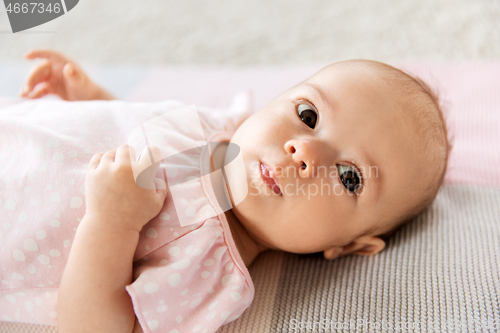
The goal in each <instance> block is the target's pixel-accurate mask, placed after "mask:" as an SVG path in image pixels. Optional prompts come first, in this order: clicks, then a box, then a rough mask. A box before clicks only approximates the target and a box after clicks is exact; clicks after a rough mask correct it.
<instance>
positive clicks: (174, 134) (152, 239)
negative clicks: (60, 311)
mask: <svg viewBox="0 0 500 333" xmlns="http://www.w3.org/2000/svg"><path fill="white" fill-rule="evenodd" d="M248 105H249V103H248V98H247V96H246V95H239V96H236V97H235V99H234V100H233V104H232V106H231V107H230V108H229V109H227V110H221V109H207V108H204V109H200V108H197V111H198V114H199V119H200V122H201V123H202V126H203V132H204V133H203V135H204V138H203V139H204V140H206V141H207V142H214V141H217V142H222V141H229V140H230V138H231V136H232V134H233V133H234V131H235V130H236V128H237V127H238V126H239V125H240V124H241V122H242V121H244V120H245V119H246V118H247V117H248V116H249V115H250V110H249V107H248ZM181 107H183V104H181V103H180V102H177V101H165V102H161V103H127V102H121V101H112V102H104V101H92V102H63V101H58V100H39V101H25V102H24V101H23V102H16V103H6V101H1V100H0V281H1V284H0V288H1V294H0V320H2V321H16V322H29V323H36V324H44V325H53V326H56V325H57V311H56V301H57V292H58V286H59V282H60V280H61V277H62V273H63V271H64V267H65V264H66V261H67V259H68V255H69V252H70V249H71V244H72V242H73V238H74V235H75V232H76V230H77V227H78V224H79V222H80V221H81V219H82V217H83V215H84V213H85V197H84V181H85V170H86V168H87V165H88V162H89V161H90V158H91V157H92V156H93V155H94V154H95V153H97V152H100V151H103V152H104V151H107V150H111V149H116V148H118V147H119V146H120V145H122V144H127V143H128V144H130V142H127V139H130V133H133V131H134V129H137V128H138V127H140V126H141V124H144V123H146V122H147V121H148V120H150V119H153V118H155V117H157V116H159V115H162V114H163V113H165V112H170V111H173V110H177V109H179V108H181ZM179 118H180V117H179ZM165 131H167V132H166V133H169V134H168V135H165V137H162V138H160V139H163V140H165V141H163V142H168V147H169V149H170V148H171V147H172V146H175V145H176V142H182V143H184V144H186V142H187V143H189V142H190V140H191V142H194V141H193V140H195V141H196V140H198V141H199V140H201V139H202V138H193V133H192V132H193V131H192V130H191V131H190V127H189V126H180V125H179V126H173V127H172V126H171V127H169V128H165ZM190 132H191V133H190ZM198 134H199V133H198ZM172 138H176V140H173V139H172ZM177 139H179V140H177ZM174 141H175V143H174ZM156 142H157V143H161V142H162V141H161V140H159V141H156ZM132 146H134V145H133V144H132ZM134 148H136V147H135V146H134ZM138 148H139V146H138ZM160 148H161V149H162V151H163V148H164V147H160ZM179 149H181V148H179ZM136 154H139V151H138V149H136ZM201 168H202V167H201V166H200V165H196V163H193V164H192V165H191V167H185V168H175V167H170V168H163V169H162V168H160V169H159V170H158V173H157V176H161V175H162V174H163V175H164V176H167V175H166V173H168V178H167V177H165V179H166V180H167V179H168V186H169V188H173V186H175V185H177V184H181V183H182V184H185V185H184V186H183V187H182V191H180V192H179V191H178V192H179V193H180V195H181V197H180V199H178V198H177V197H176V198H175V199H176V200H175V203H176V205H177V206H176V207H174V203H173V198H172V192H171V191H169V193H168V195H167V198H166V200H165V203H164V206H163V208H162V210H161V211H160V213H159V214H158V215H157V216H156V217H155V218H154V219H152V220H151V221H150V222H149V223H148V224H146V225H145V226H144V228H143V229H142V231H141V234H140V239H139V243H138V246H137V249H136V252H135V256H134V263H133V282H132V283H131V284H130V285H128V286H127V287H126V290H127V292H128V293H129V295H130V297H131V299H132V303H133V306H134V311H135V314H136V316H137V318H138V319H139V322H140V324H141V327H142V328H143V330H144V332H167V333H168V332H171V333H182V332H200V333H202V332H204V333H208V332H215V331H216V330H217V329H218V328H219V327H221V326H222V325H224V324H227V323H229V322H231V321H233V320H235V319H236V318H238V317H239V316H240V315H241V314H242V313H243V312H244V311H245V309H246V308H248V306H249V305H250V303H251V301H252V299H253V296H254V286H253V283H252V280H251V277H250V275H249V273H248V270H247V268H246V267H245V265H244V263H243V261H242V259H241V257H240V255H239V253H238V251H237V249H236V246H235V244H234V241H233V239H232V236H231V232H230V230H229V226H228V223H227V220H226V218H225V216H224V214H220V213H219V214H217V213H215V212H220V211H221V210H220V207H219V206H218V202H217V199H216V197H215V195H214V192H213V190H212V186H211V183H210V178H209V177H198V178H196V177H195V176H196V174H198V175H199V174H200V169H201ZM188 180H189V181H188ZM174 194H175V192H174ZM182 195H184V197H182ZM181 214H184V215H185V216H184V215H182V216H181ZM186 216H187V217H186ZM180 217H182V218H188V219H189V218H191V220H192V222H190V223H189V224H187V225H186V224H183V225H185V226H181V224H180V223H179V218H180Z"/></svg>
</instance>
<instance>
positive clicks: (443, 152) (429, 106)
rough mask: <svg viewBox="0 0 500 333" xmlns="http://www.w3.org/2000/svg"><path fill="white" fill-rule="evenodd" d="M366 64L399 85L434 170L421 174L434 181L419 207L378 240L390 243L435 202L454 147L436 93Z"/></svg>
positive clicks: (394, 72)
mask: <svg viewBox="0 0 500 333" xmlns="http://www.w3.org/2000/svg"><path fill="white" fill-rule="evenodd" d="M362 61H363V62H365V61H366V60H362ZM366 62H367V63H368V64H369V65H371V67H372V68H376V69H378V70H379V71H380V72H382V76H383V78H384V79H386V80H387V81H388V83H389V84H391V83H392V84H397V87H398V90H399V91H400V96H401V97H402V98H403V101H404V102H403V105H404V108H403V112H404V116H405V117H404V118H405V121H406V122H411V124H412V126H413V128H415V130H416V132H417V135H418V136H419V137H420V138H421V139H422V140H423V145H424V147H425V149H426V151H428V152H429V155H430V156H431V161H430V164H431V165H430V166H431V168H429V170H422V173H421V174H424V177H430V179H432V181H431V182H430V184H429V185H428V186H427V187H426V188H425V189H424V190H423V191H421V193H418V197H417V198H415V200H416V202H417V204H416V205H414V206H412V207H410V209H407V210H405V211H402V212H401V214H400V216H399V218H397V219H396V221H395V222H394V221H391V222H390V223H389V224H387V225H385V226H384V229H385V230H383V231H382V232H381V233H379V235H378V236H379V237H381V238H382V239H384V240H387V239H389V237H390V236H391V235H393V234H394V232H395V231H396V230H397V229H399V228H400V227H401V226H402V225H403V224H405V223H406V222H408V221H410V220H411V219H413V218H414V217H416V216H417V215H419V214H420V213H422V212H423V211H424V210H426V209H427V207H429V205H430V204H431V203H432V202H433V201H434V199H435V198H436V196H437V194H438V190H439V188H440V186H441V184H442V183H443V180H444V176H445V173H446V170H447V166H448V158H449V155H450V151H451V144H450V141H449V140H448V130H447V127H446V121H445V117H444V113H443V107H442V106H441V102H440V99H439V95H438V93H437V91H436V90H434V89H432V88H431V87H430V86H429V85H428V84H427V83H426V82H425V81H424V80H422V79H421V78H419V77H417V76H412V75H410V74H408V73H406V72H404V71H402V70H400V69H397V68H395V67H392V66H390V65H387V64H384V63H380V62H376V61H366ZM422 97H424V99H422Z"/></svg>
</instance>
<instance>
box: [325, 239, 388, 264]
mask: <svg viewBox="0 0 500 333" xmlns="http://www.w3.org/2000/svg"><path fill="white" fill-rule="evenodd" d="M384 247H385V242H384V241H383V240H382V238H380V237H377V236H361V237H359V238H356V239H355V240H353V241H352V242H351V243H349V244H347V245H344V246H335V247H331V248H329V249H327V250H325V251H323V256H324V257H325V258H326V259H328V260H332V259H335V258H338V257H341V256H345V255H348V254H357V255H362V256H371V255H374V254H377V253H379V252H380V251H382V250H383V249H384Z"/></svg>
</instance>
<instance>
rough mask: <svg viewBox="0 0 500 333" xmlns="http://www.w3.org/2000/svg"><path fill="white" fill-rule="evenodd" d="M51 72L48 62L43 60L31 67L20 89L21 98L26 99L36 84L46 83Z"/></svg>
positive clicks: (50, 65)
mask: <svg viewBox="0 0 500 333" xmlns="http://www.w3.org/2000/svg"><path fill="white" fill-rule="evenodd" d="M51 72H52V64H51V62H50V61H49V60H45V61H43V62H41V63H39V64H37V65H36V66H35V67H33V68H32V69H31V70H30V72H29V73H28V78H27V79H26V82H25V83H24V86H23V88H22V89H21V97H26V96H27V95H28V94H29V93H30V92H31V91H32V90H33V88H34V87H35V86H36V85H37V84H38V83H40V82H43V81H47V80H48V79H49V78H50V74H51Z"/></svg>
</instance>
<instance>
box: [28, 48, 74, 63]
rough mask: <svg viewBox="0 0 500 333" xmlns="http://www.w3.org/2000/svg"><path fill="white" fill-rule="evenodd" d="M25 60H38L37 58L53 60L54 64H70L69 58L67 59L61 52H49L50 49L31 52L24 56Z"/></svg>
mask: <svg viewBox="0 0 500 333" xmlns="http://www.w3.org/2000/svg"><path fill="white" fill-rule="evenodd" d="M24 58H25V59H36V58H45V59H49V60H52V61H54V62H56V61H60V62H68V61H69V60H68V58H66V57H65V56H64V55H62V54H61V53H59V52H56V51H54V50H49V49H38V50H31V51H28V52H26V53H25V54H24Z"/></svg>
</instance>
